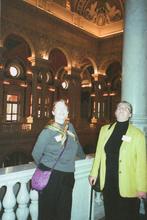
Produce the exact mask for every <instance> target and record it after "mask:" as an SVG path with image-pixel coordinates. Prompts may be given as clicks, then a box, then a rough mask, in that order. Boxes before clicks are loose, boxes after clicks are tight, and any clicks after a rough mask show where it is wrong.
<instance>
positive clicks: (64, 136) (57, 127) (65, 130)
mask: <svg viewBox="0 0 147 220" xmlns="http://www.w3.org/2000/svg"><path fill="white" fill-rule="evenodd" d="M68 125H69V124H68V123H67V122H66V123H65V124H64V127H61V126H60V125H59V124H58V123H56V122H54V123H53V124H51V125H47V126H46V127H47V128H49V129H51V130H52V131H57V132H59V134H60V135H61V145H64V143H65V141H66V140H67V135H69V136H71V137H72V138H73V139H74V141H75V140H76V137H75V134H73V133H72V132H71V131H69V130H68Z"/></svg>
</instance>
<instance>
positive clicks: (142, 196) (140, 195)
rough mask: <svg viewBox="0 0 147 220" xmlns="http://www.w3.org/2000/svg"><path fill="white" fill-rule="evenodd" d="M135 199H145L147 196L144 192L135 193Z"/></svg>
mask: <svg viewBox="0 0 147 220" xmlns="http://www.w3.org/2000/svg"><path fill="white" fill-rule="evenodd" d="M137 197H138V198H139V199H146V198H147V194H146V193H145V192H137Z"/></svg>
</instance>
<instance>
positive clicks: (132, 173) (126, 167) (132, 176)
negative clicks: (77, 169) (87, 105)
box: [90, 124, 147, 197]
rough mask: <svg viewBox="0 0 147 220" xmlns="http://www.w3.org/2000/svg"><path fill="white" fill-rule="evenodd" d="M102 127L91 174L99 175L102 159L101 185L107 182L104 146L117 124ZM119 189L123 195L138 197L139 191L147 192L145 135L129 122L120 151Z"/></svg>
mask: <svg viewBox="0 0 147 220" xmlns="http://www.w3.org/2000/svg"><path fill="white" fill-rule="evenodd" d="M109 126H110V125H105V126H103V127H102V128H101V130H100V134H99V139H98V143H97V150H96V155H95V159H94V162H93V166H92V170H91V173H90V176H94V177H96V176H97V172H98V169H99V165H100V161H101V166H100V186H101V190H102V189H103V188H104V184H105V174H106V154H105V150H104V146H105V144H106V142H107V140H108V139H109V137H110V135H111V134H112V132H113V130H114V127H115V124H113V125H112V127H111V128H110V129H109ZM118 175H119V191H120V195H121V196H122V197H136V194H137V192H138V191H139V192H147V150H146V143H145V135H144V134H143V132H142V131H141V130H140V129H138V128H136V127H135V126H133V125H131V124H129V127H128V130H127V133H126V135H125V137H124V140H123V142H122V144H121V147H120V152H119V169H118Z"/></svg>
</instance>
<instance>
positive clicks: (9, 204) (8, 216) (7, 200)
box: [2, 182, 16, 220]
mask: <svg viewBox="0 0 147 220" xmlns="http://www.w3.org/2000/svg"><path fill="white" fill-rule="evenodd" d="M6 187H7V188H6V194H5V196H4V199H3V202H2V204H3V207H4V213H3V215H2V220H15V213H14V206H15V204H16V198H15V195H14V192H13V183H12V182H11V183H8V185H6Z"/></svg>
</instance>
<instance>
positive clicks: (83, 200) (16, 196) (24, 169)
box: [0, 159, 101, 220]
mask: <svg viewBox="0 0 147 220" xmlns="http://www.w3.org/2000/svg"><path fill="white" fill-rule="evenodd" d="M92 161H93V159H85V160H77V161H76V170H75V186H74V190H73V203H72V217H71V220H88V219H89V211H90V195H91V187H90V185H89V183H88V175H89V172H90V169H91V166H92ZM34 169H35V165H34V163H30V164H25V165H20V166H15V167H7V168H2V169H0V210H1V212H0V216H1V219H2V220H14V219H18V220H27V219H32V220H37V216H38V193H37V192H36V191H35V190H31V189H30V179H31V177H32V174H33V172H34ZM97 198H98V197H97ZM93 201H94V196H93ZM92 207H93V208H92V220H93V219H94V215H95V214H94V202H93V206H92ZM99 207H101V206H99ZM97 211H98V210H97ZM100 213H101V210H100Z"/></svg>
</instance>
